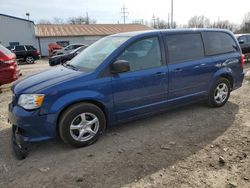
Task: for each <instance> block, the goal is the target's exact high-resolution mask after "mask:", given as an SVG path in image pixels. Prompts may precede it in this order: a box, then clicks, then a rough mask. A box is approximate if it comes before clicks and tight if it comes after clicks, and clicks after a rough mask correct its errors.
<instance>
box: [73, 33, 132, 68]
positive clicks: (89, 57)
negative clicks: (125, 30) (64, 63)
mask: <svg viewBox="0 0 250 188" xmlns="http://www.w3.org/2000/svg"><path fill="white" fill-rule="evenodd" d="M129 38H130V37H127V36H109V37H104V38H102V39H100V40H98V41H97V42H95V43H94V44H92V45H90V46H89V47H87V48H86V49H85V50H83V51H82V52H81V53H80V54H79V55H77V56H76V57H74V58H73V59H72V60H71V61H70V63H69V64H70V65H72V66H74V67H76V68H77V69H80V70H82V71H92V70H95V69H96V68H97V67H98V66H99V65H100V64H101V63H102V62H103V61H104V60H105V59H106V58H107V57H108V56H109V55H110V54H111V53H112V52H113V51H115V50H116V49H117V48H118V47H120V46H121V45H122V44H123V43H124V42H125V41H126V40H128V39H129Z"/></svg>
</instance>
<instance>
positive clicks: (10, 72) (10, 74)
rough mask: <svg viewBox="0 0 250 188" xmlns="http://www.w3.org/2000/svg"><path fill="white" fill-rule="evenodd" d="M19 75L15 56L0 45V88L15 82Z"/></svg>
mask: <svg viewBox="0 0 250 188" xmlns="http://www.w3.org/2000/svg"><path fill="white" fill-rule="evenodd" d="M19 74H20V70H19V68H18V65H17V63H16V55H15V54H14V53H12V52H11V51H10V50H8V49H7V48H5V47H3V46H2V45H1V44H0V86H1V85H3V84H8V83H11V82H13V81H15V80H17V79H18V77H19Z"/></svg>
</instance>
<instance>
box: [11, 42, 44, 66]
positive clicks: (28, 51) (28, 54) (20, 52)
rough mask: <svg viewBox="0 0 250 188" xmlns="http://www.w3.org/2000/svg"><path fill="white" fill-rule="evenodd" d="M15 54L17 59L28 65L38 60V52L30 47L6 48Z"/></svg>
mask: <svg viewBox="0 0 250 188" xmlns="http://www.w3.org/2000/svg"><path fill="white" fill-rule="evenodd" d="M7 48H8V49H9V50H11V51H12V52H14V53H15V54H16V57H17V59H20V60H25V61H26V62H27V63H29V64H33V63H35V60H37V59H39V58H40V53H39V51H38V50H37V49H36V48H34V47H33V46H31V45H18V46H8V47H7Z"/></svg>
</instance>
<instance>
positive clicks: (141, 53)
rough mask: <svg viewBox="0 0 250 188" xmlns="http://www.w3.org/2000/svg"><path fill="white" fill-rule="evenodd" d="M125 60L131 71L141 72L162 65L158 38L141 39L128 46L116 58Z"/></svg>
mask: <svg viewBox="0 0 250 188" xmlns="http://www.w3.org/2000/svg"><path fill="white" fill-rule="evenodd" d="M118 60H126V61H128V63H129V65H130V70H131V71H137V70H143V69H148V68H152V67H158V66H161V65H162V61H161V50H160V45H159V40H158V37H152V38H147V39H142V40H140V41H137V42H135V43H133V44H132V45H130V46H129V47H128V48H126V49H125V50H124V52H123V53H122V54H121V55H120V56H119V57H118Z"/></svg>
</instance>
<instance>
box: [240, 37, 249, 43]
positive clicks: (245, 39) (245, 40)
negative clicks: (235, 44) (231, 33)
mask: <svg viewBox="0 0 250 188" xmlns="http://www.w3.org/2000/svg"><path fill="white" fill-rule="evenodd" d="M238 41H244V44H246V43H247V37H246V36H241V37H239V38H238Z"/></svg>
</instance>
